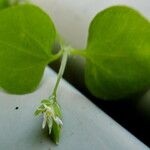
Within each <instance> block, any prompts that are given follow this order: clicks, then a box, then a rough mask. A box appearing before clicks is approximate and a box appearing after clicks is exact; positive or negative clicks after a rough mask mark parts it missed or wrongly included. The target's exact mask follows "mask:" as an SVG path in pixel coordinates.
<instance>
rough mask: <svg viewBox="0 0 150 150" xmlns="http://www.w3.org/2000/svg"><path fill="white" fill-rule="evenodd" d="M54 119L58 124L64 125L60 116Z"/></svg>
mask: <svg viewBox="0 0 150 150" xmlns="http://www.w3.org/2000/svg"><path fill="white" fill-rule="evenodd" d="M54 120H55V122H56V123H57V124H58V125H61V126H62V125H63V122H62V121H61V119H60V118H59V117H55V118H54Z"/></svg>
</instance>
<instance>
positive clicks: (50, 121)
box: [47, 117, 53, 134]
mask: <svg viewBox="0 0 150 150" xmlns="http://www.w3.org/2000/svg"><path fill="white" fill-rule="evenodd" d="M47 124H48V129H49V134H51V130H52V125H53V119H52V117H50V118H49V119H48V121H47Z"/></svg>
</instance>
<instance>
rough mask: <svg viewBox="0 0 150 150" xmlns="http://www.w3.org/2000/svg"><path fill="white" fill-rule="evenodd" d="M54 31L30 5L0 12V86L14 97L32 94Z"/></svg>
mask: <svg viewBox="0 0 150 150" xmlns="http://www.w3.org/2000/svg"><path fill="white" fill-rule="evenodd" d="M55 37H56V32H55V28H54V25H53V23H52V21H51V19H50V18H49V17H48V15H47V14H45V13H44V12H43V11H42V10H41V9H40V8H38V7H37V6H34V5H30V4H24V5H18V6H14V7H11V8H7V9H4V10H2V11H0V86H1V87H2V88H4V89H5V90H6V91H8V92H10V93H15V94H24V93H29V92H32V91H33V90H35V89H36V88H37V86H38V85H39V82H40V80H41V78H42V76H43V72H44V69H45V66H46V65H47V64H48V63H49V62H51V61H52V60H53V59H54V58H55V56H56V55H53V54H52V52H51V49H52V45H53V43H54V41H55Z"/></svg>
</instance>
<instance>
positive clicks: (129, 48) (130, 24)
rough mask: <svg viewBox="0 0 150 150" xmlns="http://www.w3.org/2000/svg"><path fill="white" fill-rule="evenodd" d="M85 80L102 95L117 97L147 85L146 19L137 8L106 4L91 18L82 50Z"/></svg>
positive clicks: (149, 31)
mask: <svg viewBox="0 0 150 150" xmlns="http://www.w3.org/2000/svg"><path fill="white" fill-rule="evenodd" d="M85 55H86V58H87V60H86V69H85V81H86V85H87V87H88V89H89V90H90V91H91V92H92V93H93V94H94V95H95V96H96V97H99V98H102V99H120V98H124V97H127V96H130V95H133V94H135V93H138V92H141V91H144V90H147V89H148V88H149V87H150V23H149V21H148V20H146V19H145V18H144V17H143V16H142V15H140V14H139V13H138V12H137V11H135V10H133V9H131V8H128V7H125V6H114V7H110V8H108V9H106V10H104V11H102V12H100V13H99V14H97V15H96V17H95V18H94V19H93V21H92V23H91V25H90V28H89V37H88V45H87V49H86V51H85Z"/></svg>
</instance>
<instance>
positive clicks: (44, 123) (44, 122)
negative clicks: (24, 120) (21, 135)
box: [42, 113, 47, 129]
mask: <svg viewBox="0 0 150 150" xmlns="http://www.w3.org/2000/svg"><path fill="white" fill-rule="evenodd" d="M46 120H47V118H46V113H44V114H43V123H42V129H44V128H45V126H46Z"/></svg>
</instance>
